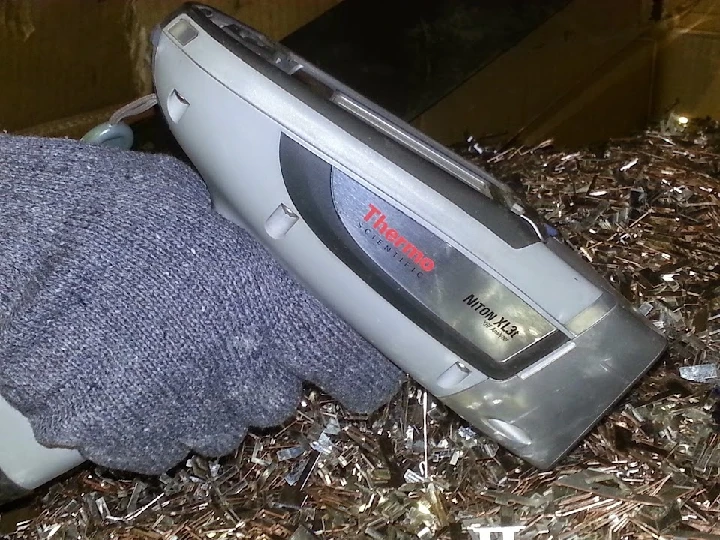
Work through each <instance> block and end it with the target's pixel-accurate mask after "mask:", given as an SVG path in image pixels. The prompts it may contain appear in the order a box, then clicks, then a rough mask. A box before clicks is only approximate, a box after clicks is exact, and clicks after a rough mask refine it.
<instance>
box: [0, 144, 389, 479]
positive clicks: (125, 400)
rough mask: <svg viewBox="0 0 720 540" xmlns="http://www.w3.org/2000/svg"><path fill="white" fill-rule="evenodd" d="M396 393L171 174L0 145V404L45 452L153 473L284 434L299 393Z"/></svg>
mask: <svg viewBox="0 0 720 540" xmlns="http://www.w3.org/2000/svg"><path fill="white" fill-rule="evenodd" d="M401 379H402V372H401V371H400V370H399V369H398V368H397V367H396V366H395V365H394V364H392V363H391V362H390V361H389V360H388V359H387V358H385V357H384V356H383V355H382V354H381V353H380V352H378V350H377V349H376V348H374V347H373V346H372V345H371V344H370V343H369V342H368V341H366V340H365V339H364V338H362V337H361V336H360V335H359V334H357V333H356V332H355V331H354V330H353V329H352V328H350V327H349V326H348V325H347V324H345V323H344V322H343V321H342V320H341V319H340V318H339V317H338V316H336V315H335V314H334V313H333V312H331V311H330V310H328V309H327V308H326V307H324V306H323V304H321V303H320V302H319V301H318V300H317V299H316V298H315V297H314V296H313V295H312V294H310V293H309V292H308V291H307V290H306V289H305V288H304V287H302V286H301V285H300V284H298V282H296V281H295V280H294V278H293V277H292V276H291V275H290V274H289V273H288V272H286V271H285V270H284V269H283V267H282V266H281V265H280V264H279V263H278V262H277V261H276V260H275V259H274V258H273V257H272V255H271V254H270V253H269V252H268V251H267V250H266V249H265V248H264V246H263V245H262V244H260V243H259V242H257V241H256V240H255V239H254V238H252V237H251V236H250V235H249V233H247V232H246V231H245V230H244V229H242V228H240V227H238V226H236V225H234V224H232V223H231V222H229V221H228V220H226V219H225V218H223V217H221V216H220V215H219V214H217V213H216V212H215V211H214V210H213V209H212V207H211V201H210V198H209V195H208V192H207V191H206V188H205V185H204V183H203V181H202V179H201V178H200V177H199V176H198V175H197V174H196V172H195V171H194V170H193V169H191V168H190V167H188V166H187V165H186V164H185V163H183V162H182V161H180V160H178V159H176V158H174V157H170V156H162V155H153V154H145V153H141V152H136V151H129V152H128V151H122V150H117V149H112V148H104V147H98V146H91V145H88V144H85V143H81V142H78V141H74V140H68V139H43V138H35V137H19V136H10V135H0V394H1V395H2V396H3V397H4V398H5V399H6V400H7V401H8V402H9V403H10V404H11V405H12V406H14V407H15V408H16V409H18V410H19V411H20V412H21V413H23V414H24V415H25V416H26V417H27V418H28V420H29V421H30V423H31V425H32V427H33V430H34V433H35V436H36V438H37V440H38V441H39V442H40V443H41V444H43V445H46V446H49V447H65V448H74V449H77V450H79V451H80V453H81V454H82V455H83V456H84V457H85V458H86V459H88V460H91V461H93V462H95V463H97V464H100V465H103V466H107V467H111V468H115V469H119V470H126V471H133V472H136V473H142V474H159V473H162V472H164V471H167V470H168V469H170V468H172V467H173V466H175V465H177V464H178V463H179V462H180V461H182V460H183V459H185V458H186V457H187V456H188V454H189V453H191V452H196V453H199V454H201V455H205V456H208V457H219V456H222V455H226V454H228V453H230V452H232V451H234V450H235V449H236V448H237V447H238V446H239V445H240V443H241V442H242V440H243V439H244V437H245V436H246V433H247V429H248V428H249V427H257V428H268V427H274V426H277V425H279V424H280V423H282V422H283V421H285V420H286V419H288V418H289V417H290V416H292V415H293V414H294V413H295V410H296V407H297V406H298V404H299V400H300V398H301V391H302V385H303V383H312V384H314V385H316V386H317V387H318V388H319V389H321V390H322V391H324V392H326V393H327V394H329V395H330V396H332V397H333V398H335V399H336V400H337V401H338V402H340V403H341V404H342V405H344V406H345V407H347V408H348V409H350V410H351V411H355V412H372V411H375V410H376V409H377V408H379V407H380V406H381V405H383V404H384V403H386V402H387V401H388V400H389V399H390V398H391V397H392V396H393V394H394V393H395V392H396V391H397V390H398V388H399V385H400V382H401ZM1 422H2V419H1V418H0V423H1ZM1 429H2V428H1V426H0V430H1ZM0 444H2V440H0Z"/></svg>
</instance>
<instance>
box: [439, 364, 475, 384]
mask: <svg viewBox="0 0 720 540" xmlns="http://www.w3.org/2000/svg"><path fill="white" fill-rule="evenodd" d="M468 375H470V370H469V369H468V368H466V367H465V366H463V365H462V364H460V363H458V362H455V363H454V364H453V365H452V366H450V367H449V368H448V369H446V370H445V372H443V374H442V375H440V376H439V377H438V380H437V383H438V385H439V386H441V387H442V388H453V387H455V386H457V385H458V384H460V383H461V382H462V381H464V380H465V378H466V377H467V376H468Z"/></svg>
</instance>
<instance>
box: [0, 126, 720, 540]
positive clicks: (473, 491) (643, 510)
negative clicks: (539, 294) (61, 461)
mask: <svg viewBox="0 0 720 540" xmlns="http://www.w3.org/2000/svg"><path fill="white" fill-rule="evenodd" d="M666 127H667V126H666ZM479 150H481V151H479ZM459 151H460V152H465V153H466V155H467V156H469V157H470V158H471V159H473V160H474V161H476V162H477V163H479V164H480V165H482V166H483V167H485V168H487V169H488V170H490V171H491V172H492V173H494V174H495V175H497V176H498V177H500V178H501V179H503V180H505V181H507V182H509V183H511V184H512V185H514V186H515V187H516V189H517V190H518V192H519V193H520V194H521V195H522V197H524V198H525V199H526V200H527V201H528V202H529V204H530V205H531V206H533V207H535V208H536V209H537V211H538V212H539V213H540V214H541V215H542V216H544V217H545V218H546V219H547V220H548V221H549V222H550V223H551V224H552V225H553V226H554V227H555V228H556V229H557V230H559V231H560V232H561V234H562V236H563V238H564V239H565V240H566V241H567V242H568V243H569V244H570V245H572V246H574V247H575V248H576V249H577V250H578V251H579V252H580V253H582V254H583V256H584V257H585V258H586V259H587V260H589V261H590V262H591V263H592V264H593V265H594V266H595V268H596V269H597V270H598V271H599V272H600V273H601V274H603V275H604V276H606V277H607V278H608V279H609V280H610V281H611V282H612V283H613V284H615V285H616V286H617V287H618V288H619V290H620V291H622V292H623V294H624V295H625V296H626V297H627V298H628V299H629V300H630V301H631V302H632V303H634V304H635V305H636V306H638V307H639V308H640V309H641V311H642V312H643V313H646V314H647V316H648V317H649V319H650V320H651V321H652V322H653V323H654V324H655V325H657V326H658V327H659V328H661V329H662V330H663V331H664V332H665V333H666V335H667V336H668V338H669V339H670V341H671V348H670V351H669V354H668V356H667V357H666V358H665V359H663V360H662V361H661V363H660V364H659V365H658V366H657V367H656V368H655V369H653V370H652V371H651V372H650V373H649V374H648V375H647V376H646V377H645V378H644V379H643V380H642V381H641V383H640V384H639V385H638V387H637V388H635V389H634V390H633V391H632V392H631V393H630V395H628V396H627V398H626V399H624V400H623V401H622V402H621V403H620V404H618V406H617V407H616V408H615V409H614V410H613V411H611V413H610V414H609V415H608V417H607V418H606V419H604V420H603V421H602V422H601V423H600V424H599V425H598V426H597V427H596V428H595V429H594V430H593V431H592V432H591V433H590V434H589V435H588V436H587V438H586V439H585V440H584V441H583V443H582V444H581V445H580V446H579V447H578V448H576V449H575V450H574V451H573V452H572V453H571V454H570V455H569V456H568V457H567V459H565V460H564V461H563V462H562V463H561V465H560V466H559V467H557V468H556V469H555V470H553V471H550V472H539V471H537V470H535V469H534V468H532V467H530V466H528V465H527V464H525V463H524V462H522V461H521V460H519V459H517V458H515V457H514V456H512V455H511V454H510V453H508V452H507V451H505V450H504V449H503V448H500V447H498V445H497V444H496V443H494V442H493V441H491V440H489V439H488V438H486V437H484V436H482V435H481V434H479V433H478V432H477V431H476V430H474V429H472V428H471V427H470V426H468V425H467V424H465V423H464V422H462V421H461V420H459V419H458V418H457V416H456V415H455V414H454V413H452V411H449V410H448V409H446V408H445V407H443V406H442V405H441V404H438V403H437V402H436V401H435V400H434V399H432V397H431V396H428V395H427V394H426V393H425V392H424V391H423V390H422V389H421V388H419V387H417V385H415V384H414V383H412V382H410V381H409V382H408V383H407V384H406V385H405V386H404V388H403V391H402V392H401V393H400V394H399V395H398V396H396V398H395V399H393V401H392V402H391V403H389V404H388V405H387V406H386V407H384V408H383V409H382V410H381V411H379V412H378V413H376V414H374V415H372V416H371V417H365V416H354V415H351V414H349V413H347V411H345V410H343V409H342V408H341V407H340V406H339V405H338V404H337V403H335V402H334V401H332V400H329V399H327V398H325V397H324V396H322V395H321V394H319V393H317V392H315V391H312V390H308V392H307V393H306V396H305V399H304V401H303V403H302V406H301V407H300V408H299V410H298V413H297V415H296V417H295V418H294V419H293V420H292V421H290V422H288V423H287V424H286V425H284V426H282V427H281V428H279V429H276V430H272V431H268V432H264V433H261V432H255V433H253V434H252V435H251V436H248V438H247V439H246V441H245V443H244V444H243V446H242V447H241V448H239V449H238V451H237V452H236V453H235V454H234V455H232V456H229V457H227V458H225V459H222V460H219V461H217V462H215V461H207V460H204V459H200V458H197V457H193V458H191V459H189V460H188V462H187V463H186V464H184V465H183V466H182V467H178V469H177V470H175V471H172V472H171V473H170V474H167V475H164V476H162V477H160V478H140V477H135V476H132V475H119V474H116V473H113V472H110V471H104V470H95V469H93V468H86V469H85V470H82V471H80V472H78V473H77V474H75V475H73V476H72V477H71V478H69V479H67V480H65V481H63V482H58V483H56V484H54V485H53V486H52V487H50V488H49V489H48V490H47V491H46V493H44V494H41V496H39V498H38V499H37V500H36V501H35V506H36V509H37V512H38V513H37V515H36V516H35V517H32V518H31V519H29V520H28V521H26V522H23V523H21V524H20V525H19V526H18V528H17V532H15V533H13V534H10V535H8V536H7V537H6V538H7V539H8V540H21V539H23V540H24V539H39V540H46V539H63V540H65V539H68V540H69V539H79V538H103V539H105V538H108V539H110V538H112V539H117V540H124V539H130V538H132V539H147V540H170V539H174V540H197V539H215V540H221V539H231V538H252V539H260V540H276V539H292V540H311V539H323V540H327V539H354V538H362V539H396V540H400V539H416V538H420V539H447V540H456V539H470V538H472V536H471V533H470V529H471V528H472V527H489V526H506V527H522V529H521V530H520V531H518V532H516V533H515V538H517V539H530V538H533V539H534V538H545V539H550V538H552V539H556V540H559V539H563V540H575V539H577V540H595V539H597V540H600V539H603V540H606V539H613V540H615V539H633V540H635V539H659V538H664V539H685V538H686V539H718V540H720V474H719V472H720V429H718V425H719V423H718V420H719V419H720V413H719V412H718V406H717V401H718V392H717V391H716V390H715V389H714V385H715V384H717V382H718V380H717V377H716V374H717V364H718V362H720V359H719V358H718V351H719V348H720V299H719V297H718V292H720V263H719V262H718V260H719V258H718V255H720V221H719V219H720V206H719V203H718V189H720V181H719V179H720V133H719V131H718V129H717V126H716V125H715V124H714V123H713V122H702V123H698V122H695V123H691V124H689V125H687V126H685V127H684V128H683V129H679V130H678V129H676V132H674V133H671V132H668V131H667V130H665V131H657V130H656V131H648V132H647V133H644V134H641V135H639V136H637V137H633V138H627V139H624V140H617V141H611V142H609V143H607V144H605V145H603V146H601V147H597V148H588V149H582V150H578V151H573V152H572V153H568V152H561V151H558V150H556V149H554V148H553V147H552V145H551V144H549V143H545V144H542V145H539V146H537V147H535V148H511V149H507V150H503V151H498V150H494V149H492V148H481V147H480V145H479V143H477V142H476V141H470V142H469V144H468V145H467V148H466V149H465V148H462V149H459ZM681 368H682V369H681ZM475 534H477V533H475ZM476 537H477V536H476Z"/></svg>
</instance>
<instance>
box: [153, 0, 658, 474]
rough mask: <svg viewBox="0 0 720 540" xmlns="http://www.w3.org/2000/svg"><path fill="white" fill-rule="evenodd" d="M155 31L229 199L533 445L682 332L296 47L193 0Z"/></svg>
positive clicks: (159, 53)
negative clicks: (664, 324)
mask: <svg viewBox="0 0 720 540" xmlns="http://www.w3.org/2000/svg"><path fill="white" fill-rule="evenodd" d="M154 39H155V53H154V59H153V76H154V80H155V85H156V88H155V90H156V93H157V97H158V104H159V106H160V107H161V109H162V111H163V114H164V115H165V117H166V119H167V122H168V125H169V128H170V130H171V131H172V133H173V135H174V136H175V138H176V139H177V141H178V142H179V144H180V145H181V147H182V148H183V149H184V151H185V152H186V154H187V155H188V157H189V158H190V159H191V161H192V162H193V164H194V165H195V166H196V167H197V169H198V171H199V172H200V174H201V175H202V176H203V178H204V179H205V181H206V182H207V185H208V188H209V190H210V193H211V196H212V199H213V202H214V205H215V208H216V210H217V211H218V212H220V213H221V214H222V215H223V216H225V217H227V218H228V219H230V220H232V221H233V222H235V223H237V224H239V225H241V226H242V227H244V228H246V229H247V230H248V231H250V232H251V233H252V234H253V235H254V236H255V237H256V238H258V239H259V240H260V241H261V242H263V244H265V246H267V248H268V249H269V250H270V251H271V252H272V253H273V254H274V255H275V256H276V257H277V259H278V260H279V261H280V262H281V263H282V264H283V265H284V266H285V267H286V268H287V269H288V270H289V271H290V272H292V273H293V274H294V275H295V276H296V277H297V279H298V280H299V281H301V282H302V283H303V284H304V285H305V286H307V287H308V288H309V289H310V290H311V291H313V293H314V294H316V295H317V296H318V298H320V299H321V300H322V301H323V302H324V303H325V304H326V305H328V306H329V307H330V308H332V309H333V310H335V311H336V312H337V313H338V314H339V315H340V316H341V317H343V318H344V319H345V320H346V321H348V322H349V323H350V324H352V325H353V327H355V328H356V329H357V330H358V331H359V332H360V333H361V334H362V335H363V336H364V337H365V338H366V339H368V340H369V341H370V342H371V343H373V344H374V345H375V346H376V347H378V349H379V350H381V351H382V352H383V353H384V354H386V355H387V356H388V357H389V358H390V359H392V360H393V361H394V362H396V363H397V364H398V365H399V366H400V367H401V368H402V369H404V370H405V371H406V372H407V373H409V374H410V375H411V376H412V377H414V378H415V379H416V380H417V381H418V382H419V383H420V384H422V385H423V386H424V387H425V388H427V389H428V391H429V392H431V393H432V394H433V395H434V396H436V397H437V398H438V399H440V400H442V401H443V402H444V403H446V404H447V405H448V406H450V407H451V408H452V409H453V410H454V411H455V412H457V413H458V414H459V415H460V416H461V417H463V418H465V419H466V420H468V421H469V422H470V423H472V424H473V425H474V426H476V427H477V428H478V429H480V430H481V431H483V432H484V433H486V434H487V435H489V436H490V437H493V438H494V439H496V440H497V441H498V442H499V443H500V444H502V445H503V446H505V447H506V448H508V449H509V450H511V451H512V452H514V453H516V454H517V455H518V456H520V457H522V458H524V459H525V460H527V461H528V462H530V463H532V464H533V465H535V466H537V467H539V468H541V469H547V468H551V467H553V466H554V465H555V464H556V463H557V461H558V460H559V459H560V458H561V457H563V456H564V455H565V454H566V453H567V452H568V451H569V450H570V449H571V448H572V447H573V446H575V445H576V444H577V443H578V442H579V441H580V440H581V439H582V438H583V437H584V435H585V434H586V433H587V432H588V431H589V430H590V429H592V427H593V426H594V425H595V424H596V423H597V422H598V421H599V420H600V419H601V418H602V417H603V416H604V415H605V414H606V412H607V411H608V409H609V408H610V407H612V406H613V405H614V404H615V403H616V402H617V401H618V400H619V399H620V398H621V397H622V396H623V395H625V393H626V392H627V391H628V390H629V388H630V387H631V386H632V385H633V384H634V383H635V382H636V381H637V379H638V378H639V377H641V376H642V375H643V374H644V373H645V372H646V371H647V370H648V369H649V368H650V367H651V366H652V365H653V363H654V362H655V361H656V360H657V359H658V357H659V356H660V355H661V354H662V352H663V351H664V350H665V347H666V342H665V339H664V338H663V337H662V335H661V334H660V333H659V332H658V331H656V330H655V328H654V327H653V326H652V325H650V324H649V323H648V322H647V321H646V320H645V318H644V317H642V316H641V315H639V314H638V313H636V311H635V310H634V309H633V308H632V307H631V306H629V305H628V304H627V302H625V301H624V299H623V298H622V297H621V296H620V295H619V294H617V292H616V291H615V289H614V288H613V287H612V286H611V285H610V284H609V283H607V282H606V281H605V280H603V279H602V278H601V277H600V276H599V275H598V274H597V273H596V272H595V271H594V269H593V268H592V267H591V266H590V265H588V264H586V263H585V261H584V260H583V259H581V258H580V256H579V255H578V254H577V253H575V252H574V251H573V250H571V249H569V248H567V247H566V246H565V245H564V244H562V243H561V242H559V241H558V240H556V239H555V238H552V237H548V236H547V234H545V231H544V228H543V227H544V225H543V223H542V222H540V221H539V220H537V219H536V218H533V217H532V216H531V213H530V212H528V211H527V210H526V209H524V208H522V206H521V205H519V204H518V203H517V202H516V201H514V200H513V198H512V195H511V194H510V193H509V191H508V190H507V189H506V188H505V187H504V186H503V185H502V184H501V183H500V182H498V181H497V180H495V179H493V178H492V177H490V176H489V175H487V174H486V173H485V172H484V171H481V170H479V169H478V168H477V167H475V166H474V165H472V164H471V163H468V162H466V161H465V160H462V159H461V158H460V157H458V156H456V155H455V154H453V153H451V152H449V151H448V150H447V149H445V148H444V147H442V146H441V145H439V144H437V143H435V142H434V141H432V140H430V139H429V138H427V137H425V136H424V135H422V134H420V133H418V132H417V131H416V130H414V129H413V128H412V127H411V126H409V125H407V124H406V123H404V122H403V121H401V120H399V119H397V118H394V117H393V116H392V115H390V114H389V113H387V111H383V110H382V109H380V108H379V107H377V106H376V105H374V104H373V103H371V102H369V101H368V100H366V99H364V98H363V97H362V96H359V95H357V94H356V93H354V92H353V91H352V89H349V88H346V87H344V86H343V85H342V84H341V83H339V82H338V81H336V80H334V79H332V78H331V77H329V76H328V75H327V74H325V73H323V72H322V71H321V70H319V69H317V68H316V67H315V66H312V65H311V64H309V63H308V62H306V61H305V60H304V59H302V58H299V57H298V56H296V55H294V54H293V53H292V51H288V50H287V49H285V48H283V47H282V46H280V45H279V44H277V43H275V42H273V41H271V40H269V39H268V38H267V37H266V36H263V35H261V34H259V33H258V32H256V31H255V30H253V29H252V28H249V27H248V26H246V25H243V24H242V23H240V22H238V21H236V20H233V19H231V18H229V17H227V16H226V15H225V14H223V13H221V12H219V11H217V10H215V9H213V8H210V7H208V6H204V5H201V4H195V3H189V4H186V5H185V6H183V7H182V8H181V9H180V10H178V11H177V12H175V13H174V14H173V15H172V16H171V17H169V18H168V19H167V20H166V21H165V22H164V23H163V25H162V28H161V30H160V31H158V32H156V34H155V36H154ZM381 218H382V219H381ZM378 223H379V224H378ZM398 238H402V240H404V241H405V242H404V243H403V242H401V243H400V244H398V243H397V242H398ZM398 246H399V247H398ZM408 246H410V247H408ZM408 265H409V267H408ZM508 336H509V337H508Z"/></svg>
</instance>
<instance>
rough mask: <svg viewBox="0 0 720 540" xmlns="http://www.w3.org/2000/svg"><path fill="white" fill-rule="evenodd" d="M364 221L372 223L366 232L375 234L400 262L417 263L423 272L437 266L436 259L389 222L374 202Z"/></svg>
mask: <svg viewBox="0 0 720 540" xmlns="http://www.w3.org/2000/svg"><path fill="white" fill-rule="evenodd" d="M363 221H364V222H365V223H367V224H370V225H372V228H370V227H367V228H366V229H365V233H366V234H369V235H370V234H374V237H373V238H372V239H373V240H377V243H378V245H381V246H382V247H384V249H385V251H387V252H388V253H393V257H395V258H397V259H398V261H399V262H404V263H405V265H406V266H408V265H412V266H415V265H417V267H418V268H420V269H422V271H423V272H431V271H432V270H433V269H434V268H435V261H434V260H433V259H432V258H430V257H428V256H427V255H425V254H424V253H423V252H422V251H420V250H419V249H418V248H417V246H415V244H413V243H412V242H410V240H408V239H407V238H405V237H404V236H403V235H402V233H400V232H399V231H398V230H397V229H394V228H392V227H391V226H390V224H389V223H388V222H387V220H386V216H385V214H383V212H382V211H381V210H380V209H379V208H378V207H377V206H375V205H374V204H368V212H367V214H365V217H364V218H363ZM383 244H384V245H383ZM410 270H411V271H413V272H415V271H416V270H417V268H410ZM421 275H422V272H418V277H420V276H421Z"/></svg>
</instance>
